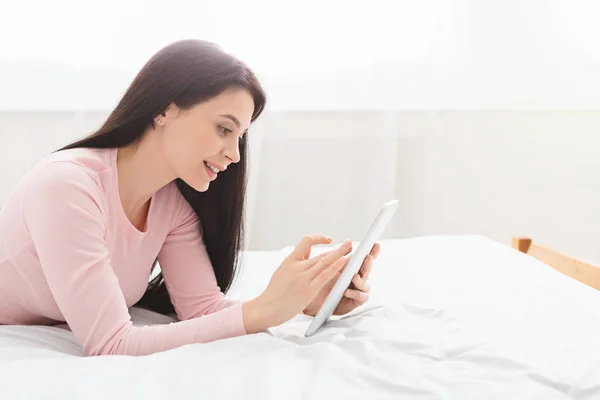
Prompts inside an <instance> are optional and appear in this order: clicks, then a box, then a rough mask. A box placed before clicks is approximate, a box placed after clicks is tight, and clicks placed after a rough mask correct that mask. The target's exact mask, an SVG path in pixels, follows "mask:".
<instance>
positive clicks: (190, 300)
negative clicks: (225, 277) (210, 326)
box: [158, 194, 240, 320]
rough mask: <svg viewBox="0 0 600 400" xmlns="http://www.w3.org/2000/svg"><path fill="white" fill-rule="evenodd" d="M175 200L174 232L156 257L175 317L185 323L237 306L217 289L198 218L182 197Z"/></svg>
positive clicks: (237, 304) (237, 303)
mask: <svg viewBox="0 0 600 400" xmlns="http://www.w3.org/2000/svg"><path fill="white" fill-rule="evenodd" d="M177 196H178V199H177V202H176V204H177V206H176V208H175V213H176V217H175V220H176V221H177V222H176V224H175V225H176V228H175V229H173V230H172V231H171V232H170V233H169V235H168V236H167V238H166V239H165V242H164V244H163V247H162V249H161V251H160V253H159V254H158V262H159V264H160V268H161V271H162V274H163V277H164V279H165V284H166V286H167V290H168V292H169V297H170V298H171V302H172V303H173V306H174V308H175V311H176V313H177V317H178V318H179V319H180V320H188V319H192V318H197V317H201V316H203V315H208V314H212V313H215V312H217V311H219V310H223V309H226V308H229V307H237V306H239V304H240V302H239V301H236V300H229V299H227V298H226V297H225V296H224V294H223V292H222V291H221V288H219V286H218V285H217V280H216V278H215V273H214V270H213V267H212V263H211V261H210V258H209V257H208V253H207V251H206V247H205V245H204V241H203V240H202V235H201V232H200V230H199V225H198V217H197V216H196V213H195V212H194V210H193V209H192V208H191V207H190V205H189V204H188V203H187V201H186V200H185V199H184V198H183V196H181V195H180V194H177Z"/></svg>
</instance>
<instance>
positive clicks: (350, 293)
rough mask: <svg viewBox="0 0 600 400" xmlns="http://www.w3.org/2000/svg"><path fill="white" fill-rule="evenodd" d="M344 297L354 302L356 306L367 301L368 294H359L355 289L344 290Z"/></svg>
mask: <svg viewBox="0 0 600 400" xmlns="http://www.w3.org/2000/svg"><path fill="white" fill-rule="evenodd" d="M344 297H347V298H349V299H352V300H354V302H355V303H356V304H363V303H366V302H367V301H368V300H369V293H365V292H361V291H360V290H356V289H346V291H345V292H344Z"/></svg>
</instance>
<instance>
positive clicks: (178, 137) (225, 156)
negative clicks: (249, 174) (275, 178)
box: [155, 89, 254, 192]
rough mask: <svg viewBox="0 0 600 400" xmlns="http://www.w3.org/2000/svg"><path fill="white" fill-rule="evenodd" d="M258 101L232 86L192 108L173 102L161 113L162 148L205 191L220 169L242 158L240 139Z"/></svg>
mask: <svg viewBox="0 0 600 400" xmlns="http://www.w3.org/2000/svg"><path fill="white" fill-rule="evenodd" d="M253 112H254V101H253V99H252V96H251V95H250V93H249V92H248V91H246V90H244V89H230V90H227V91H225V92H223V93H221V94H220V95H218V96H216V97H213V98H211V99H209V100H207V101H204V102H202V103H199V104H196V105H195V106H193V107H191V108H188V109H180V108H179V107H177V106H175V105H173V104H171V105H170V106H169V107H168V108H167V110H165V115H164V116H163V115H160V116H158V117H157V118H155V120H157V119H160V121H161V122H160V123H158V125H159V128H160V129H163V130H164V132H163V135H161V136H162V140H163V143H162V145H161V148H162V149H163V151H164V156H165V158H166V160H167V162H168V163H169V164H170V166H171V167H172V169H173V170H174V172H175V174H176V175H177V177H178V178H181V179H182V180H183V181H184V182H185V183H187V184H188V185H190V186H191V187H192V188H194V189H195V190H197V191H200V192H204V191H206V190H207V189H208V187H209V185H210V182H212V181H213V180H215V179H218V172H219V171H223V170H225V169H226V168H227V167H228V166H229V165H230V164H231V163H237V162H239V161H240V153H239V140H240V138H241V137H242V135H244V134H245V132H246V131H247V129H248V127H249V126H250V122H251V121H250V120H251V118H252V114H253Z"/></svg>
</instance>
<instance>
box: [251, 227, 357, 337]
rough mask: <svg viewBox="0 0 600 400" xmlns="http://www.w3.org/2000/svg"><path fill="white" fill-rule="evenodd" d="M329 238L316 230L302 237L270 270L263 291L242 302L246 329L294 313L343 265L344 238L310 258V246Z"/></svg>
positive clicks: (257, 329)
mask: <svg viewBox="0 0 600 400" xmlns="http://www.w3.org/2000/svg"><path fill="white" fill-rule="evenodd" d="M329 243H331V238H329V237H327V236H325V235H321V234H316V235H308V236H305V237H304V238H302V240H301V241H300V242H299V243H298V245H297V246H296V247H295V248H294V250H293V251H292V252H291V253H290V254H289V255H288V256H287V257H286V258H285V260H284V261H283V263H282V264H281V265H280V266H279V268H277V270H276V271H275V272H274V273H273V276H272V277H271V280H270V281H269V284H268V286H267V288H266V289H265V290H264V292H263V293H262V294H261V295H260V296H258V297H257V298H255V299H253V300H250V301H248V302H246V303H244V304H243V305H242V312H243V317H244V324H245V326H246V332H248V333H255V332H260V331H263V330H265V329H267V328H269V327H272V326H277V325H280V324H282V323H284V322H286V321H288V320H290V319H291V318H293V317H295V316H296V315H298V314H299V313H301V312H302V310H304V309H305V308H306V307H307V306H308V304H309V303H310V302H311V301H313V299H314V298H315V296H317V294H318V293H319V292H320V291H321V290H322V289H323V287H324V286H325V285H326V284H327V283H328V282H330V281H331V280H332V278H333V277H334V276H336V274H337V273H338V272H339V271H340V270H341V269H342V268H343V267H344V265H345V264H346V262H347V258H346V257H344V256H345V255H347V254H348V253H350V252H351V250H352V242H350V241H346V242H344V243H343V244H342V245H341V246H339V247H338V248H337V249H335V250H332V251H329V252H326V253H323V254H320V255H318V256H315V257H313V258H310V253H311V248H312V246H314V245H317V244H329Z"/></svg>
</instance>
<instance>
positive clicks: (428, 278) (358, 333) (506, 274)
mask: <svg viewBox="0 0 600 400" xmlns="http://www.w3.org/2000/svg"><path fill="white" fill-rule="evenodd" d="M381 243H382V253H381V255H380V257H379V258H378V259H377V260H376V263H375V266H374V270H373V273H372V275H371V284H372V295H371V299H370V301H369V302H368V303H367V305H365V306H363V307H360V308H358V309H357V310H355V311H354V312H352V313H350V314H348V315H346V316H343V317H334V318H332V319H331V321H329V322H328V323H327V324H326V325H325V326H324V327H323V328H322V329H321V330H320V331H318V332H317V333H316V334H315V335H314V336H312V337H310V338H306V337H304V331H305V330H306V328H307V327H308V325H309V323H310V320H311V318H310V317H307V316H298V317H296V318H294V319H293V320H291V321H289V322H287V323H285V324H283V325H281V326H279V327H275V328H272V329H270V330H269V331H268V332H267V333H261V334H257V335H249V336H245V337H238V338H231V339H225V340H220V341H216V342H213V343H208V344H192V345H188V346H183V347H180V348H177V349H174V350H170V351H166V352H163V353H158V354H154V355H150V356H145V357H125V356H102V357H85V355H84V354H83V352H82V351H81V347H80V346H79V345H78V344H77V342H76V341H75V340H74V338H73V336H72V334H71V332H70V331H69V330H68V328H67V327H66V326H64V325H63V326H58V327H42V326H28V327H17V326H0V398H6V399H13V398H15V399H16V398H60V399H64V398H83V399H95V398H98V399H105V398H111V397H115V396H118V398H128V399H132V398H140V399H142V398H143V399H165V398H177V399H187V398H189V399H197V398H204V399H220V398H232V399H233V398H252V399H253V398H256V399H283V398H286V399H323V398H369V399H383V398H394V399H403V398H410V399H545V400H548V399H573V398H575V399H600V292H598V291H596V290H594V289H591V288H589V287H587V286H585V285H583V284H581V283H579V282H577V281H575V280H573V279H571V278H569V277H566V276H564V275H562V274H560V273H558V272H556V271H554V270H552V269H551V268H549V267H548V266H546V265H544V264H542V263H541V262H539V261H537V260H534V259H533V258H531V257H529V256H527V255H524V254H521V253H518V252H517V251H515V250H513V249H511V248H509V247H508V246H506V245H504V244H500V243H497V242H493V241H491V240H489V239H486V238H484V237H480V236H427V237H418V238H411V239H398V240H385V241H382V242H381ZM290 250H291V247H286V248H284V249H281V250H279V251H262V252H261V251H254V252H246V253H245V254H244V261H243V267H242V270H241V274H240V276H239V278H238V280H237V281H236V282H235V284H234V286H233V287H232V290H231V292H230V295H231V296H232V297H237V298H241V299H246V298H251V297H253V296H255V295H257V294H259V293H260V292H261V291H262V289H263V288H264V287H265V286H266V284H267V283H268V281H269V279H270V276H271V273H272V272H273V270H274V269H275V268H276V267H277V266H278V265H279V263H280V262H281V260H282V259H283V258H284V257H285V255H287V253H288V252H289V251H290ZM325 250H327V247H321V248H319V249H318V250H317V251H316V252H315V253H317V252H321V251H325ZM131 313H132V318H133V320H134V323H136V324H147V323H168V322H170V321H172V319H171V318H170V317H167V316H162V315H158V314H155V313H151V312H147V311H144V310H140V309H135V308H133V309H131Z"/></svg>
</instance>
